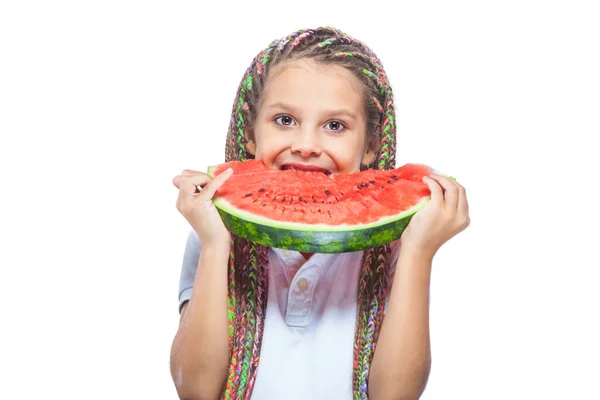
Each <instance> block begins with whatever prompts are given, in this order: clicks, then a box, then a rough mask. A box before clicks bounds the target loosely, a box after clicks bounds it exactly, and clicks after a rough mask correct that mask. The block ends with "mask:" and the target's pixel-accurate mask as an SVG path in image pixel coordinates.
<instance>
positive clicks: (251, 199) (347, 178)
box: [210, 160, 433, 226]
mask: <svg viewBox="0 0 600 400" xmlns="http://www.w3.org/2000/svg"><path fill="white" fill-rule="evenodd" d="M229 167H230V168H232V169H233V175H232V176H231V177H230V178H229V179H228V180H227V182H225V184H224V185H223V186H222V187H221V188H220V189H219V191H218V192H217V194H216V196H215V198H221V199H225V200H226V201H227V202H228V203H229V204H230V205H231V206H233V207H234V208H235V209H238V210H244V211H247V212H249V213H251V214H255V215H258V216H261V217H264V218H268V219H271V220H275V221H280V222H283V223H300V224H311V225H312V224H325V225H336V226H339V225H348V226H355V225H364V224H372V223H376V222H377V221H379V220H381V219H382V218H386V217H390V216H394V215H398V214H401V213H402V212H405V211H406V210H408V209H410V208H411V207H413V206H415V205H416V204H418V203H419V202H421V201H422V200H423V199H424V198H426V197H428V196H429V195H430V190H429V188H428V186H427V185H426V184H425V183H424V182H423V181H422V178H423V176H426V175H429V174H430V173H432V172H433V169H431V168H430V167H428V166H425V165H420V164H406V165H404V166H402V167H399V168H396V169H394V170H365V171H361V172H356V173H352V174H346V175H332V176H327V175H325V174H323V173H321V172H314V173H305V172H300V171H293V170H285V171H280V170H274V169H269V168H268V167H267V166H265V164H264V163H263V162H262V161H258V160H247V161H245V162H240V161H232V162H229V163H225V164H221V165H219V166H217V167H214V168H212V169H211V171H210V172H211V174H212V175H213V176H216V175H218V174H219V173H221V172H222V171H224V170H225V169H227V168H229Z"/></svg>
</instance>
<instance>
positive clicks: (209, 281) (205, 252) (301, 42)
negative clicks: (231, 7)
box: [171, 27, 469, 399]
mask: <svg viewBox="0 0 600 400" xmlns="http://www.w3.org/2000/svg"><path fill="white" fill-rule="evenodd" d="M394 117H395V114H394V103H393V99H392V90H391V87H390V85H389V82H388V80H387V78H386V74H385V72H384V70H383V67H382V64H381V62H380V61H379V59H378V58H377V57H376V56H375V54H374V53H373V52H372V51H371V50H370V49H369V48H368V47H367V46H365V45H364V44H363V43H361V42H359V41H358V40H356V39H354V38H352V37H350V36H348V35H346V34H345V33H343V32H341V31H339V30H337V29H334V28H330V27H326V28H318V29H309V30H300V31H297V32H294V33H292V34H291V35H289V36H287V37H284V38H282V39H280V40H276V41H274V42H272V43H271V44H270V45H269V46H268V47H267V49H265V50H264V51H262V52H261V53H260V54H259V55H258V56H257V57H256V58H255V59H254V60H253V62H252V64H251V65H250V68H248V70H247V71H246V74H245V75H244V77H243V80H242V82H241V84H240V86H239V89H238V93H237V96H236V99H235V102H234V106H233V111H232V119H231V124H230V126H229V132H228V137H227V145H226V151H225V153H226V161H232V160H245V159H248V158H256V159H260V160H262V161H263V162H264V163H265V164H266V165H267V166H269V167H271V168H275V169H298V170H304V171H306V172H307V173H321V172H324V173H327V174H346V173H351V172H356V171H358V170H360V169H365V168H378V169H391V168H394V167H395V151H396V148H395V144H396V140H395V134H396V127H395V118H394ZM230 175H231V172H224V173H222V174H221V175H219V176H217V177H215V178H211V177H209V176H208V175H206V174H204V173H202V172H199V171H190V170H184V171H183V172H182V173H181V175H180V176H176V177H175V178H174V180H173V183H174V185H175V186H176V187H177V188H178V189H179V197H178V199H177V209H178V210H179V211H180V212H181V213H182V214H183V216H184V217H185V218H186V219H187V221H188V222H189V223H190V225H191V226H192V228H193V230H192V231H191V233H190V236H189V238H188V242H187V246H186V250H185V254H184V261H183V270H182V273H181V281H180V291H179V293H180V297H179V302H180V312H181V319H180V327H179V330H178V332H177V334H176V336H175V339H174V342H173V347H172V354H171V372H172V377H173V380H174V382H175V386H176V388H177V392H178V394H179V396H180V397H181V398H185V399H216V398H219V396H220V397H221V398H226V399H234V398H237V399H241V398H243V399H250V398H252V399H349V398H355V399H366V398H370V399H418V398H419V397H420V395H421V393H422V392H423V390H424V388H425V384H426V382H427V378H428V375H429V369H430V363H431V361H430V346H429V311H428V307H429V305H428V299H429V282H430V273H431V264H432V259H433V257H434V255H435V253H436V252H437V250H438V249H439V248H440V246H441V245H442V244H443V243H445V242H446V241H447V240H448V239H450V238H451V237H453V236H454V235H456V234H457V233H458V232H460V231H462V230H463V229H465V228H466V227H467V226H468V224H469V216H468V204H467V199H466V195H465V190H464V188H463V187H462V186H461V185H460V184H458V183H457V182H455V181H453V180H450V179H447V178H445V177H442V176H438V175H432V176H431V177H426V178H424V182H425V183H426V184H427V185H428V187H429V188H430V190H431V202H430V203H429V204H428V205H427V206H426V207H425V208H424V209H422V210H421V211H419V212H418V213H417V214H416V215H415V216H414V217H413V219H412V220H411V222H410V224H409V225H408V227H407V228H406V230H405V232H404V233H403V235H402V237H401V239H400V240H397V241H396V242H393V243H391V244H389V245H386V246H382V247H380V248H373V249H369V250H366V251H364V252H363V251H361V252H354V253H343V254H301V253H298V252H293V251H282V250H279V249H273V248H267V247H265V246H262V245H257V244H254V243H251V242H248V241H246V240H243V239H240V238H238V237H232V236H231V235H230V233H229V232H228V231H227V230H226V229H225V227H224V225H223V223H222V221H221V219H220V217H219V214H218V212H217V210H216V209H215V207H214V206H213V205H212V202H211V200H212V197H213V195H214V193H215V192H216V191H217V190H218V188H219V187H220V186H221V185H222V184H223V183H224V182H225V180H226V179H227V178H228V177H229V176H230ZM400 247H402V251H400ZM392 288H393V290H391V289H392ZM259 360H260V362H259Z"/></svg>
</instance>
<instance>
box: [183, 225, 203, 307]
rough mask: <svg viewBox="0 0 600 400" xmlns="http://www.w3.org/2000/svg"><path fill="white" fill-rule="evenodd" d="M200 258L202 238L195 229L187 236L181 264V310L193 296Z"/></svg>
mask: <svg viewBox="0 0 600 400" xmlns="http://www.w3.org/2000/svg"><path fill="white" fill-rule="evenodd" d="M199 260H200V238H199V237H198V234H197V233H196V231H194V230H193V229H192V230H191V232H190V234H189V235H188V238H187V243H186V245H185V252H184V253H183V263H182V266H181V277H180V279H179V312H180V313H181V307H183V305H184V304H185V302H186V301H189V299H190V298H191V297H192V288H193V286H194V279H195V278H196V270H197V269H198V261H199Z"/></svg>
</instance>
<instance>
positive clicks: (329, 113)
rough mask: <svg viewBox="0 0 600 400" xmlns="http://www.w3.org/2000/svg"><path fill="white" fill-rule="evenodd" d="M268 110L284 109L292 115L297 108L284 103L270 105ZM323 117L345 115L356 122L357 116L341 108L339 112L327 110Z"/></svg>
mask: <svg viewBox="0 0 600 400" xmlns="http://www.w3.org/2000/svg"><path fill="white" fill-rule="evenodd" d="M267 108H280V109H284V110H286V111H288V112H291V113H294V112H295V108H294V107H293V106H291V105H289V104H286V103H282V102H277V103H273V104H271V105H269V106H268V107H267ZM323 115H324V116H325V117H335V116H340V115H344V116H346V117H348V118H351V119H353V120H356V115H355V114H354V113H353V112H351V111H350V110H347V109H344V108H341V109H339V110H326V111H324V112H323Z"/></svg>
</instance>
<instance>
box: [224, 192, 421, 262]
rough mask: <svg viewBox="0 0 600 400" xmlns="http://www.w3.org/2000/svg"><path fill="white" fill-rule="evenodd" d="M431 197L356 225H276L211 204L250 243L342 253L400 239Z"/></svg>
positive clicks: (227, 206)
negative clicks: (409, 206)
mask: <svg viewBox="0 0 600 400" xmlns="http://www.w3.org/2000/svg"><path fill="white" fill-rule="evenodd" d="M429 200H430V197H429V196H428V197H424V198H422V199H421V201H420V202H419V203H417V204H416V205H415V206H413V207H411V208H410V209H408V210H406V211H404V212H403V213H401V214H397V215H394V216H389V217H383V218H381V219H380V220H379V221H377V222H373V223H370V224H359V225H326V224H318V225H312V224H301V223H291V222H283V221H277V220H273V219H270V218H265V217H262V216H259V215H256V214H253V213H250V212H248V211H244V210H239V209H235V208H234V207H233V206H231V205H230V204H229V202H227V200H225V199H222V198H217V199H215V200H213V203H214V204H215V206H216V207H217V210H218V211H219V214H220V215H221V219H222V220H223V223H224V225H225V227H226V228H227V229H228V230H229V231H230V232H231V233H232V234H233V235H236V236H239V237H243V238H245V239H248V240H250V241H252V242H255V243H259V244H262V245H265V246H269V247H276V248H279V249H287V250H296V251H302V252H306V253H345V252H353V251H360V250H365V249H368V248H371V247H378V246H382V245H384V244H387V243H391V242H393V241H394V240H396V239H399V238H400V236H401V235H402V232H404V229H405V228H406V226H407V225H408V223H409V222H410V220H411V218H412V217H413V215H414V214H415V213H416V212H417V211H419V210H420V209H422V208H423V207H425V205H426V204H427V203H428V202H429Z"/></svg>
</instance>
